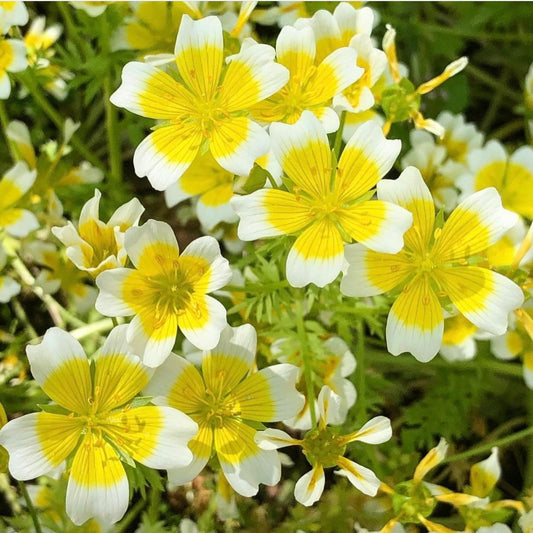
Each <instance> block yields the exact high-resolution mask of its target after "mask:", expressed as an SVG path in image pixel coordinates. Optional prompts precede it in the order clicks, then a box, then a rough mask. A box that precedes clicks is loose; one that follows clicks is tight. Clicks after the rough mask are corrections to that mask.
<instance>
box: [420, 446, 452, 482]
mask: <svg viewBox="0 0 533 533" xmlns="http://www.w3.org/2000/svg"><path fill="white" fill-rule="evenodd" d="M447 453H448V443H447V442H446V440H445V439H440V441H439V443H438V444H437V446H435V447H434V448H431V450H429V452H428V453H427V454H426V455H425V456H424V457H423V458H422V460H421V461H420V463H418V466H417V467H416V470H415V473H414V475H413V480H414V481H415V482H417V483H418V482H420V481H422V479H424V477H425V476H426V474H427V473H428V472H429V471H430V470H431V469H432V468H434V467H435V466H437V465H438V464H439V463H440V462H441V461H442V460H443V459H444V458H445V457H446V454H447Z"/></svg>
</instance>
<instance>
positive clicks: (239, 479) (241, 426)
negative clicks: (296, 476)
mask: <svg viewBox="0 0 533 533" xmlns="http://www.w3.org/2000/svg"><path fill="white" fill-rule="evenodd" d="M214 433H215V448H216V450H217V454H218V458H219V460H220V465H221V467H222V470H223V471H224V475H225V476H226V478H227V480H228V482H229V484H230V485H231V486H232V487H233V489H234V490H235V491H236V492H238V493H239V494H242V495H243V496H254V495H255V494H257V491H258V490H259V484H260V483H264V484H266V485H275V484H276V483H278V481H279V479H280V476H281V464H280V460H279V456H278V452H276V451H275V450H270V451H267V450H261V449H260V448H259V447H258V446H257V444H256V443H255V441H254V435H255V433H256V430H255V429H253V428H251V427H250V426H248V425H246V424H245V423H243V422H240V421H238V420H234V419H232V418H226V419H225V420H224V425H223V426H222V427H220V428H215V430H214Z"/></svg>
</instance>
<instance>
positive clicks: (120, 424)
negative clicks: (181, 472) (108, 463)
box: [102, 406, 198, 469]
mask: <svg viewBox="0 0 533 533" xmlns="http://www.w3.org/2000/svg"><path fill="white" fill-rule="evenodd" d="M102 426H103V431H104V432H105V433H106V434H107V435H108V437H109V438H110V440H111V441H112V442H114V443H116V445H117V446H118V447H119V448H120V449H122V450H124V451H125V452H126V453H127V454H128V455H130V456H131V457H132V458H133V459H135V460H136V461H138V462H139V463H142V464H144V465H146V466H149V467H150V468H157V469H167V468H178V467H182V466H186V465H188V464H190V463H191V461H192V459H193V454H192V452H191V450H190V449H189V448H188V447H187V443H188V442H189V441H190V440H191V439H192V438H193V437H194V436H195V435H196V434H197V433H198V424H196V422H194V420H192V419H191V418H190V417H188V416H187V415H186V414H184V413H182V412H181V411H178V410H177V409H174V408H172V407H165V406H159V407H157V406H145V407H137V408H134V409H128V410H126V409H123V410H121V411H114V412H112V413H110V414H109V416H108V417H107V418H106V420H105V422H104V423H103V424H102Z"/></svg>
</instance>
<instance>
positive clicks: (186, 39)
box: [174, 15, 224, 102]
mask: <svg viewBox="0 0 533 533" xmlns="http://www.w3.org/2000/svg"><path fill="white" fill-rule="evenodd" d="M223 52H224V43H223V39H222V25H221V23H220V20H219V19H218V18H217V17H205V18H203V19H200V20H192V19H191V17H189V15H183V17H182V19H181V24H180V28H179V31H178V36H177V38H176V46H175V48H174V54H175V56H176V64H177V66H178V70H179V72H180V74H181V77H182V78H183V79H184V80H185V83H186V84H187V86H188V87H190V88H191V89H192V90H193V91H194V92H195V93H196V94H197V95H198V96H201V97H202V100H205V101H206V102H207V101H210V100H211V99H212V98H213V96H214V94H215V90H216V88H217V87H218V83H219V79H220V73H221V71H222V60H223Z"/></svg>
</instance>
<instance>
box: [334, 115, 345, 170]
mask: <svg viewBox="0 0 533 533" xmlns="http://www.w3.org/2000/svg"><path fill="white" fill-rule="evenodd" d="M345 122H346V111H343V112H342V113H341V121H340V124H339V129H338V130H337V133H336V134H335V142H334V144H333V151H334V152H335V157H336V158H337V161H338V160H339V156H340V154H341V145H342V130H344V124H345Z"/></svg>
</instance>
